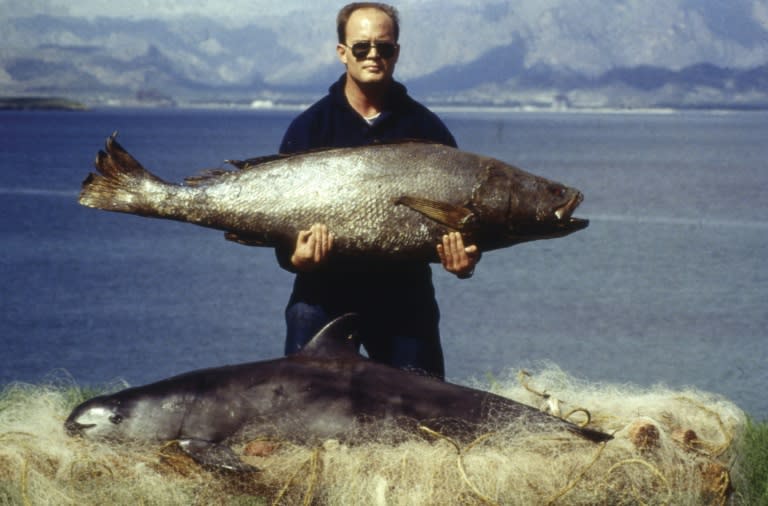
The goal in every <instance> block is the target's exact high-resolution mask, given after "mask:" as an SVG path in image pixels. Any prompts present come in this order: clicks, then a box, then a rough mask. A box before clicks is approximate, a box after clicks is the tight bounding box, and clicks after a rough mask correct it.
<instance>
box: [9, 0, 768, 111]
mask: <svg viewBox="0 0 768 506" xmlns="http://www.w3.org/2000/svg"><path fill="white" fill-rule="evenodd" d="M0 1H2V0H0ZM326 3H328V2H326ZM319 4H322V5H319ZM319 4H318V5H317V6H314V5H313V6H311V7H310V8H308V10H307V11H306V12H303V13H302V15H301V16H296V15H295V13H292V12H291V13H289V14H286V15H271V16H265V15H261V16H260V15H258V13H256V12H244V13H243V17H242V18H241V19H237V20H236V22H235V21H233V20H232V19H230V20H229V21H227V20H225V19H223V18H222V19H220V18H214V17H203V16H199V15H190V14H184V15H178V16H171V15H166V16H165V17H163V18H153V19H138V18H118V17H93V18H79V17H78V18H76V17H69V16H66V15H62V14H58V15H52V14H35V15H24V14H22V12H23V11H24V9H23V5H25V4H23V3H19V2H16V3H14V4H13V5H14V6H15V8H14V9H11V10H10V11H9V12H11V14H10V15H8V16H6V17H0V48H2V49H0V90H1V91H0V94H1V95H4V96H31V95H34V96H39V95H47V96H68V97H71V98H73V99H77V100H80V101H83V102H85V103H87V104H90V105H98V104H104V103H110V104H113V103H118V104H137V103H146V104H158V105H171V104H184V103H190V102H216V103H225V102H227V103H241V104H248V103H250V102H251V101H253V100H259V101H260V103H269V102H270V101H272V102H293V103H298V102H301V103H306V102H307V101H309V100H313V99H314V98H316V97H318V96H319V95H321V94H323V93H325V90H326V89H327V87H328V85H329V84H330V83H331V82H332V81H333V80H335V79H336V78H337V77H338V76H339V74H341V72H342V71H343V68H342V67H341V65H340V63H339V62H338V60H337V58H336V55H335V53H334V50H333V48H334V45H335V39H334V33H333V28H332V22H333V19H332V18H333V16H332V15H330V14H329V11H328V9H327V6H325V4H324V3H323V2H322V1H321V2H319ZM35 5H36V4H35ZM41 5H43V4H41ZM163 5H164V7H165V10H164V12H173V11H174V9H173V8H172V7H173V5H175V4H173V1H172V0H166V1H165V2H164V3H163ZM179 5H181V4H179ZM321 7H322V8H321ZM182 10H183V9H182ZM275 11H279V10H278V9H272V12H275ZM64 12H65V11H64ZM401 14H402V18H403V27H402V28H403V30H402V32H403V36H402V40H401V43H402V46H403V53H402V56H401V59H400V62H399V63H398V72H397V76H398V78H399V79H402V80H403V81H404V82H405V83H406V84H407V86H408V88H409V89H410V90H411V92H412V93H413V94H414V95H415V96H417V97H418V98H420V99H422V100H425V101H431V102H440V103H448V104H472V105H481V104H491V105H506V106H521V107H738V108H749V107H760V108H764V107H768V75H767V74H768V70H767V68H768V5H766V4H765V2H763V1H758V0H729V2H727V3H724V2H722V1H719V0H697V1H694V0H646V1H644V2H607V1H605V0H552V1H551V2H544V3H542V2H538V1H534V0H521V1H520V2H515V3H514V4H512V3H510V2H507V1H496V0H489V1H475V2H471V1H469V0H441V1H440V2H436V1H432V0H426V1H424V2H413V3H406V4H405V5H404V7H403V8H402V9H401Z"/></svg>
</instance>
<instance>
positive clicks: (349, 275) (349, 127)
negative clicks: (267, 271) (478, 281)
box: [277, 74, 456, 316]
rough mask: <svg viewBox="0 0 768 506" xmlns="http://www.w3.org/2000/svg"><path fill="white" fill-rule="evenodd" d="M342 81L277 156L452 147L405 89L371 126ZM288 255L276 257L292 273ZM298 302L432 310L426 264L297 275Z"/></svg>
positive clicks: (354, 265) (341, 266)
mask: <svg viewBox="0 0 768 506" xmlns="http://www.w3.org/2000/svg"><path fill="white" fill-rule="evenodd" d="M345 79H346V74H345V75H342V76H341V78H340V79H339V80H338V81H337V82H335V83H334V84H333V85H331V87H330V89H329V93H328V95H326V96H325V97H323V98H322V99H320V100H319V101H318V102H316V103H315V104H314V105H312V106H311V107H309V108H308V109H307V110H306V111H304V112H303V113H302V114H301V115H299V116H298V117H297V118H296V119H294V120H293V122H292V123H291V125H290V126H289V127H288V130H287V131H286V133H285V136H284V137H283V142H282V144H281V145H280V152H281V153H285V154H288V153H297V152H302V151H307V150H310V149H315V148H323V147H355V146H364V145H368V144H374V143H377V142H389V141H396V140H402V139H420V140H425V141H433V142H439V143H441V144H447V145H450V146H454V147H456V141H455V140H454V138H453V135H451V133H450V131H449V130H448V128H446V126H445V125H444V124H443V122H442V121H441V120H440V118H438V117H437V116H436V115H435V114H434V113H432V112H431V111H430V110H429V109H427V108H426V107H424V106H423V105H421V104H420V103H418V102H416V101H415V100H413V99H412V98H411V97H409V96H408V94H407V92H406V89H405V87H404V86H403V85H401V84H399V83H396V82H395V83H393V84H392V86H391V87H390V92H389V94H388V96H387V97H386V100H385V107H384V108H383V111H382V114H381V115H380V116H379V117H378V118H377V120H376V121H375V122H374V123H373V125H369V124H368V122H366V121H365V120H364V119H363V118H362V117H360V115H359V114H358V113H357V112H356V111H355V110H354V109H352V107H351V106H350V105H349V103H348V101H347V99H346V96H345V95H344V83H345ZM289 255H290V253H288V252H285V251H282V252H281V251H278V254H277V256H278V260H279V261H280V265H281V266H282V267H283V268H285V269H288V270H293V269H292V266H291V265H290V261H289ZM334 264H335V265H334ZM296 301H303V302H308V303H312V304H323V305H324V306H327V309H328V310H330V311H333V312H335V311H340V312H347V311H354V310H357V309H360V308H358V307H354V306H358V305H362V306H365V307H370V306H372V305H376V306H378V305H384V306H390V305H391V304H392V303H396V304H397V305H399V306H401V307H400V308H399V309H403V308H404V307H406V306H407V307H408V308H409V309H410V310H412V311H419V310H420V309H419V308H420V307H421V306H422V305H424V304H426V305H429V306H432V305H435V303H434V289H433V287H432V272H431V269H430V267H429V265H428V264H425V263H419V262H414V263H397V264H388V265H382V264H375V265H372V264H364V263H362V262H361V261H356V260H352V259H344V260H343V262H338V263H334V262H329V264H327V265H325V266H323V268H321V269H318V270H317V271H314V272H309V273H304V272H299V273H297V275H296V281H295V283H294V290H293V294H292V296H291V302H289V304H291V303H293V302H296ZM336 306H338V307H336ZM382 309H384V308H382ZM390 309H391V308H390ZM399 309H398V310H399ZM435 309H436V307H435ZM421 310H425V311H426V308H424V307H421ZM426 312H428V313H429V312H431V311H426ZM393 316H394V315H393Z"/></svg>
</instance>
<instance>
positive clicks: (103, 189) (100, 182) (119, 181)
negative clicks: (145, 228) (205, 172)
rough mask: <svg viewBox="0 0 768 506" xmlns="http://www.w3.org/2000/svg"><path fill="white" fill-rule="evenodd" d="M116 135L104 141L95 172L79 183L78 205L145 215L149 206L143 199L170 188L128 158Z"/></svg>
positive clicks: (132, 158)
mask: <svg viewBox="0 0 768 506" xmlns="http://www.w3.org/2000/svg"><path fill="white" fill-rule="evenodd" d="M116 135H117V132H115V133H113V134H112V135H111V136H110V137H108V138H107V142H106V152H104V151H99V153H98V154H97V155H96V162H95V165H96V169H97V170H98V171H99V173H98V174H97V173H91V174H89V175H88V177H87V178H86V179H85V181H83V185H82V189H81V191H80V196H79V198H78V202H80V204H82V205H84V206H87V207H94V208H98V209H104V210H107V211H118V212H124V213H134V214H148V207H150V206H149V205H148V203H147V201H146V198H145V197H144V196H145V195H146V194H147V193H151V187H152V186H155V187H156V189H157V190H159V189H160V188H162V187H164V186H170V185H169V184H168V183H167V182H165V181H163V180H162V179H160V178H159V177H157V176H155V175H154V174H152V173H151V172H149V171H148V170H147V169H145V168H144V167H142V165H141V164H140V163H139V162H138V161H137V160H136V159H135V158H134V157H133V156H131V155H130V154H129V153H128V152H127V151H126V150H125V149H124V148H123V147H122V146H121V145H120V144H118V142H117V141H116V140H115V137H116Z"/></svg>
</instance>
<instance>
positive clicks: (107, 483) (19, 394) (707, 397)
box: [0, 366, 746, 506]
mask: <svg viewBox="0 0 768 506" xmlns="http://www.w3.org/2000/svg"><path fill="white" fill-rule="evenodd" d="M64 383H66V382H64ZM472 386H474V387H476V388H483V389H485V390H491V391H493V392H494V393H497V394H501V395H505V396H508V397H511V398H513V399H515V400H518V401H520V402H524V403H527V404H530V405H534V406H536V407H539V408H541V409H545V410H548V411H550V412H553V413H554V414H556V415H558V416H562V417H567V418H568V419H570V420H571V421H573V422H575V423H586V422H589V427H593V428H598V429H600V430H603V431H606V432H609V433H612V434H614V439H613V440H611V441H609V442H607V443H604V444H595V443H592V442H589V441H586V440H584V439H582V438H579V437H577V436H574V435H572V434H569V433H562V432H553V433H546V432H545V433H542V432H540V431H533V430H528V429H527V428H526V427H524V426H520V424H510V425H508V426H506V427H505V426H500V427H497V428H494V430H492V431H490V430H489V432H487V433H485V434H481V435H480V436H479V437H478V438H477V439H475V440H474V441H470V442H459V441H455V440H452V439H451V438H449V437H447V436H445V435H443V434H440V433H439V432H438V431H436V430H434V429H433V428H430V427H421V428H419V429H418V430H417V432H419V434H417V435H416V436H414V435H412V434H410V433H409V434H407V435H406V434H394V435H392V434H388V435H386V437H384V436H382V435H380V434H377V435H375V437H372V439H371V441H370V442H368V443H365V444H355V445H348V444H344V443H342V442H339V441H335V440H329V441H325V442H323V443H322V444H319V445H316V446H311V447H310V446H300V445H296V444H292V443H290V442H287V441H274V440H267V441H260V440H254V441H249V442H247V443H243V444H240V445H237V446H235V447H234V450H235V451H236V452H237V453H239V454H240V455H242V458H243V460H244V461H246V462H248V463H249V464H251V465H254V466H256V467H258V468H259V469H261V471H260V472H255V473H240V474H233V473H232V474H230V473H215V472H210V471H207V470H205V469H202V468H201V467H200V466H198V465H197V464H196V463H194V462H193V461H192V460H191V459H189V458H188V457H187V456H186V455H185V454H183V453H182V452H181V451H180V450H179V449H178V446H177V445H176V444H175V443H174V442H170V443H168V444H165V445H154V446H151V447H136V446H131V445H118V444H107V443H99V442H89V441H85V440H82V439H79V438H70V437H68V436H67V435H66V434H65V432H64V430H63V421H64V419H65V418H66V416H67V415H68V414H69V411H70V410H71V409H72V408H73V407H74V405H75V404H77V402H78V401H79V400H82V398H83V397H87V395H85V394H83V392H82V391H81V390H80V389H79V388H78V387H77V386H75V385H73V384H63V383H62V382H61V381H59V382H52V383H51V384H45V385H11V386H9V387H7V388H6V389H5V390H4V391H3V392H2V394H1V395H0V505H3V504H22V505H27V504H30V505H34V504H78V505H80V504H107V503H112V504H180V505H181V504H185V505H186V504H329V505H344V504H350V505H352V504H370V505H415V504H419V505H441V506H442V505H446V504H469V505H472V504H478V505H481V504H485V505H490V504H505V505H506V504H510V505H516V504H520V505H538V504H541V505H548V504H567V505H582V504H583V505H594V504H649V505H651V504H668V505H673V504H674V505H686V504H690V505H700V504H725V503H726V502H727V501H728V498H729V497H732V492H733V489H732V485H731V476H732V474H733V467H732V466H733V463H734V460H735V457H736V455H735V448H737V447H738V444H737V443H738V441H739V437H740V436H741V434H742V431H743V428H744V426H745V423H746V422H745V416H744V413H743V412H742V411H741V410H740V409H739V408H737V407H736V406H735V405H734V404H733V403H731V402H729V401H728V400H726V399H724V398H722V397H719V396H716V395H713V394H710V393H707V392H702V391H698V390H695V389H688V390H672V389H668V388H665V387H661V386H659V387H653V388H648V389H640V388H637V387H633V386H626V385H600V384H592V383H588V382H585V381H580V380H577V379H575V378H573V377H571V376H569V375H568V374H566V373H564V372H563V371H561V370H560V369H558V368H557V367H555V366H546V367H544V368H542V369H541V370H538V371H536V372H535V373H533V374H530V373H523V374H520V375H518V374H516V373H515V374H513V373H510V375H509V376H508V377H500V378H494V379H488V380H486V381H485V382H483V383H480V382H476V384H474V385H472ZM94 393H96V392H94ZM372 436H374V435H372ZM393 436H394V437H393Z"/></svg>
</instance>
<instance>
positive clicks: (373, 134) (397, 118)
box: [280, 75, 456, 153]
mask: <svg viewBox="0 0 768 506" xmlns="http://www.w3.org/2000/svg"><path fill="white" fill-rule="evenodd" d="M345 79H346V75H343V76H341V78H340V79H339V80H338V81H337V82H335V83H333V85H331V87H330V89H329V90H328V95H326V96H325V97H323V98H322V99H320V100H319V101H318V102H316V103H315V104H314V105H312V106H311V107H310V108H309V109H307V110H306V111H304V112H303V113H302V114H301V115H300V116H298V117H297V118H296V119H295V120H293V122H292V123H291V125H290V126H289V127H288V130H287V131H286V133H285V136H284V137H283V142H282V144H281V145H280V152H281V153H296V152H300V151H306V150H309V149H314V148H330V147H335V148H349V147H355V146H365V145H368V144H373V143H376V142H384V141H394V140H402V139H421V140H426V141H433V142H439V143H441V144H447V145H449V146H453V147H456V141H455V140H454V138H453V135H451V132H449V131H448V129H447V128H446V126H445V125H444V124H443V122H442V121H440V118H438V117H437V116H436V115H435V114H434V113H432V112H431V111H430V110H429V109H427V108H426V107H424V106H423V105H421V104H420V103H418V102H416V101H415V100H413V99H412V98H411V97H409V96H408V94H407V92H406V89H405V86H403V85H402V84H400V83H393V85H392V86H391V87H390V93H389V95H388V96H387V98H386V105H385V107H384V111H383V112H382V114H381V116H380V117H379V118H378V119H377V121H376V122H375V123H374V124H373V126H371V125H369V124H368V123H367V122H366V121H365V120H364V119H363V118H361V117H360V115H359V114H358V113H357V112H356V111H355V110H354V109H352V107H351V106H350V105H349V103H348V102H347V98H346V96H345V95H344V83H345Z"/></svg>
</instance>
